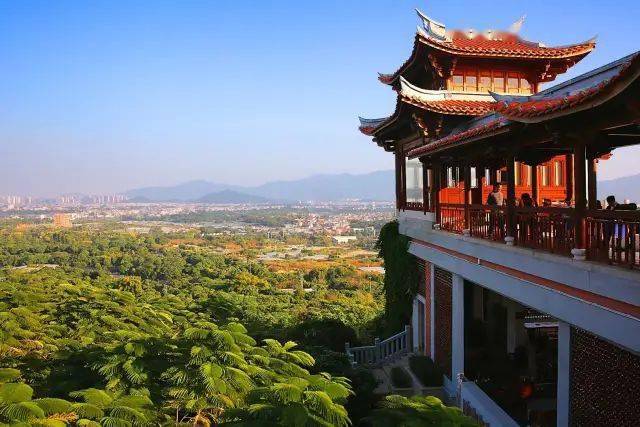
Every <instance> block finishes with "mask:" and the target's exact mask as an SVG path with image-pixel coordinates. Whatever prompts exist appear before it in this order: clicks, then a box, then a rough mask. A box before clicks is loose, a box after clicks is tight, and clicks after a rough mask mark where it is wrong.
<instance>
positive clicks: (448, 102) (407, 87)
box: [399, 77, 495, 116]
mask: <svg viewBox="0 0 640 427" xmlns="http://www.w3.org/2000/svg"><path fill="white" fill-rule="evenodd" d="M399 94H400V97H401V98H402V101H403V102H406V103H407V104H411V105H415V106H416V107H419V108H423V109H425V110H428V111H432V112H435V113H441V114H450V115H463V116H481V115H483V114H487V113H489V112H491V111H493V104H495V100H494V99H493V97H492V96H491V95H490V94H489V93H488V92H487V93H471V92H454V91H448V90H428V89H422V88H419V87H417V86H414V85H412V84H411V83H409V82H408V81H407V80H406V79H404V78H403V77H400V91H399Z"/></svg>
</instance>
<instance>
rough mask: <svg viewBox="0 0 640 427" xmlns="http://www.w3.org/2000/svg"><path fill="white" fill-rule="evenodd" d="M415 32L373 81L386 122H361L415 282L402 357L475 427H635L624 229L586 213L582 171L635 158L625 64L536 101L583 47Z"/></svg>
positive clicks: (629, 240) (633, 303) (633, 69)
mask: <svg viewBox="0 0 640 427" xmlns="http://www.w3.org/2000/svg"><path fill="white" fill-rule="evenodd" d="M418 17H419V20H420V25H419V26H418V29H417V32H416V36H415V40H414V43H413V51H412V52H411V55H410V56H409V58H408V59H407V61H406V62H405V63H404V64H402V65H401V66H400V67H399V68H398V69H397V70H396V71H395V72H393V73H391V74H380V75H379V77H378V79H379V80H380V81H381V82H382V83H383V84H385V85H388V86H390V87H391V89H392V90H394V91H395V92H396V94H397V98H396V105H395V110H394V111H393V113H392V114H391V115H390V116H388V117H385V118H380V119H363V118H361V119H360V130H361V132H362V133H364V134H365V135H368V136H370V137H372V138H373V141H374V142H376V143H377V144H378V145H379V146H380V147H382V148H383V149H384V150H386V151H389V152H393V153H394V155H395V171H396V202H397V209H398V222H399V227H400V232H401V233H403V234H405V235H406V236H408V237H409V238H410V241H411V244H410V252H411V253H412V254H413V255H415V256H416V258H417V259H418V261H419V263H420V265H421V266H423V279H422V280H421V289H420V291H419V293H418V295H416V297H415V299H414V305H413V321H412V325H411V328H410V329H411V332H408V330H407V334H411V337H410V338H411V348H410V350H412V351H414V352H418V353H423V354H426V355H428V356H430V357H431V358H433V359H434V361H435V362H436V363H437V364H438V365H439V366H440V367H441V368H442V369H443V372H444V382H445V390H446V391H447V392H448V393H449V394H450V395H451V396H452V397H457V399H458V401H459V402H461V406H462V407H463V408H464V410H465V411H466V412H468V413H470V414H472V415H474V416H475V417H476V418H478V419H479V420H482V421H483V422H484V423H485V424H487V425H491V426H494V425H495V426H503V425H513V426H516V425H532V426H536V425H539V426H546V425H559V426H566V425H574V426H582V425H604V424H612V425H617V426H618V425H619V426H623V425H629V426H631V425H637V423H638V420H640V405H638V404H637V403H638V396H640V357H639V356H638V354H639V352H640V271H639V270H640V236H639V233H640V213H639V212H638V211H637V210H635V209H634V208H635V206H634V205H632V204H628V205H624V206H623V205H617V206H616V209H615V210H614V209H611V210H604V209H602V206H601V205H600V203H599V202H598V193H597V179H596V170H597V163H598V162H599V161H602V160H604V159H607V158H608V157H609V156H611V155H612V153H613V152H614V150H615V149H616V148H618V147H624V146H629V145H635V144H639V143H640V78H639V77H640V54H639V53H634V54H631V55H629V56H626V57H624V58H621V59H619V60H617V61H614V62H612V63H610V64H607V65H604V66H602V67H600V68H597V69H595V70H592V71H590V72H588V73H586V74H583V75H581V76H578V77H576V78H573V79H571V80H568V81H566V82H564V83H561V84H558V85H555V86H551V87H548V88H546V89H543V88H542V85H543V84H544V83H550V82H552V81H553V80H555V79H556V77H557V76H558V75H559V74H562V73H565V72H566V71H567V70H568V69H569V68H570V67H572V66H573V65H575V64H576V63H577V62H578V61H580V60H582V59H583V58H584V57H585V56H586V55H588V54H589V53H590V52H591V51H592V50H593V49H594V48H595V41H594V40H593V39H591V40H587V41H585V42H580V43H576V44H572V45H566V46H556V47H548V46H545V45H543V44H542V43H539V42H532V41H527V40H525V39H523V38H522V37H520V35H519V32H520V29H521V27H522V25H523V19H521V20H519V21H517V22H515V23H514V24H513V25H512V26H511V27H510V28H509V30H507V31H496V30H486V31H476V30H450V29H448V28H447V27H446V26H445V25H444V24H442V23H439V22H437V21H435V20H433V19H431V18H429V17H427V16H426V15H425V14H423V13H421V12H419V11H418ZM636 172H637V171H629V174H632V173H636ZM496 185H499V186H496ZM494 187H495V188H498V189H499V191H501V192H502V195H503V198H504V203H503V204H499V203H491V204H488V201H489V200H490V198H488V195H489V193H490V192H491V191H492V188H494ZM618 197H619V198H621V199H622V198H624V195H623V194H620V195H618ZM492 199H493V201H495V200H496V198H495V197H492ZM623 209H624V210H623ZM400 348H402V345H401V346H400ZM362 354H365V353H359V350H358V349H350V355H351V356H352V357H354V360H355V361H356V362H357V361H358V360H359V359H358V358H359V357H360V358H361V360H362V357H364V356H362ZM375 354H381V353H380V352H378V353H375ZM494 365H495V366H494ZM587 402H588V403H587Z"/></svg>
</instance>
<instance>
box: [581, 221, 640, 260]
mask: <svg viewBox="0 0 640 427" xmlns="http://www.w3.org/2000/svg"><path fill="white" fill-rule="evenodd" d="M585 228H586V235H587V241H586V243H587V248H586V249H587V259H589V260H590V261H599V262H606V263H608V264H616V265H624V266H627V267H629V268H636V269H637V268H640V257H639V253H640V243H639V242H640V237H639V234H640V212H637V211H604V210H595V211H588V212H587V218H586V220H585Z"/></svg>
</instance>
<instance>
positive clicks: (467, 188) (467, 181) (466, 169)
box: [462, 164, 471, 236]
mask: <svg viewBox="0 0 640 427" xmlns="http://www.w3.org/2000/svg"><path fill="white" fill-rule="evenodd" d="M462 167H463V181H464V194H463V196H464V199H463V200H464V228H463V229H462V234H463V235H464V236H469V235H470V234H471V230H470V229H471V218H470V217H469V198H470V192H471V166H469V165H468V164H465V165H463V166H462Z"/></svg>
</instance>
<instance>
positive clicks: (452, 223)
mask: <svg viewBox="0 0 640 427" xmlns="http://www.w3.org/2000/svg"><path fill="white" fill-rule="evenodd" d="M464 216H465V209H464V205H459V204H453V203H441V204H440V228H441V229H442V230H446V231H450V232H452V233H459V234H462V230H463V229H464Z"/></svg>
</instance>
